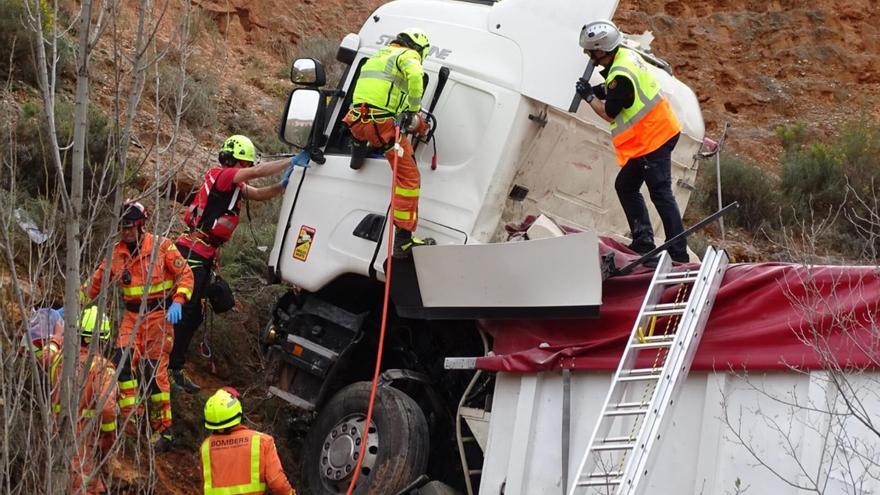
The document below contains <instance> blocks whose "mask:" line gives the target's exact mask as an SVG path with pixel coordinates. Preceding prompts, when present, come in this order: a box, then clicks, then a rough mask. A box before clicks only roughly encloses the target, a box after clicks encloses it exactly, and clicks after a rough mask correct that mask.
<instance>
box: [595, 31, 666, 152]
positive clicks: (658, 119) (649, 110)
mask: <svg viewBox="0 0 880 495" xmlns="http://www.w3.org/2000/svg"><path fill="white" fill-rule="evenodd" d="M616 77H625V78H627V79H629V81H630V82H631V83H632V85H633V89H634V93H635V94H634V98H633V104H632V105H631V106H629V107H627V108H624V109H623V110H622V111H621V112H620V113H619V114H618V115H617V117H615V118H614V121H613V122H611V136H612V139H611V140H612V142H613V143H614V149H615V150H616V151H617V164H618V165H620V166H621V167H622V166H624V165H625V164H626V162H628V161H629V160H630V159H632V158H638V157H640V156H645V155H647V154H648V153H650V152H652V151H654V150H656V149H658V148H659V147H661V146H663V144H665V143H666V142H667V141H669V140H670V139H672V137H673V136H675V135H676V134H678V133H679V132H681V123H679V121H678V118H677V117H676V116H675V112H673V110H672V106H671V105H670V104H669V100H667V99H666V97H665V96H663V94H662V93H661V92H660V83H659V82H658V81H657V78H656V77H654V74H653V73H652V72H651V70H650V69H649V68H648V65H647V64H646V63H645V61H644V60H643V59H642V57H641V55H639V54H638V53H636V52H634V51H632V50H630V49H628V48H624V47H620V48H619V49H618V50H617V55H615V57H614V62H613V63H612V64H611V68H610V69H609V70H608V76H607V77H606V78H605V85H606V87H609V88H610V87H613V85H614V83H613V80H614V78H616Z"/></svg>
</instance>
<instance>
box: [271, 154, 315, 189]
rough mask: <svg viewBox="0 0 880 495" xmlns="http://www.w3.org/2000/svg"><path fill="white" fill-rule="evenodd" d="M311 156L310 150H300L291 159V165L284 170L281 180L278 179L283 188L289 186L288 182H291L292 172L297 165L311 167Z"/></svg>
mask: <svg viewBox="0 0 880 495" xmlns="http://www.w3.org/2000/svg"><path fill="white" fill-rule="evenodd" d="M310 159H311V156H310V155H309V152H308V151H306V150H302V151H300V152H299V153H298V154H297V155H296V156H294V157H293V158H291V159H290V166H288V167H287V170H285V171H284V175H282V176H281V180H280V181H278V185H279V186H281V188H282V189H285V188H287V184H288V183H289V182H290V174H292V173H293V169H295V168H296V167H302V168H309V167H311V165H310V164H309V160H310Z"/></svg>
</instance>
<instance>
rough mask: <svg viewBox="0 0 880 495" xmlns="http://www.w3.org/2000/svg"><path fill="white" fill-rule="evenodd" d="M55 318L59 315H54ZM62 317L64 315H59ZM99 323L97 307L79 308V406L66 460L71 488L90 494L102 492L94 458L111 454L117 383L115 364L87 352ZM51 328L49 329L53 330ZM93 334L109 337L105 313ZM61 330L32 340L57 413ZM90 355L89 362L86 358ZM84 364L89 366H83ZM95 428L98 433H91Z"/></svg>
mask: <svg viewBox="0 0 880 495" xmlns="http://www.w3.org/2000/svg"><path fill="white" fill-rule="evenodd" d="M58 320H60V318H58ZM61 321H63V320H61ZM97 326H98V308H96V307H94V306H92V307H90V308H87V309H86V310H85V311H83V315H82V319H81V320H80V333H79V335H80V349H79V362H78V366H77V376H78V377H83V376H85V380H84V382H83V389H82V395H81V396H80V400H79V409H78V411H77V413H76V414H75V416H76V417H78V418H79V420H78V421H77V427H76V435H77V439H76V442H75V444H76V446H77V447H76V449H77V450H76V451H75V452H74V453H73V458H72V459H71V472H70V479H69V484H68V491H69V492H70V493H86V494H89V495H92V494H100V493H106V487H105V486H104V480H103V479H102V477H101V473H100V471H99V470H98V469H97V467H96V466H97V465H98V461H99V460H100V459H102V458H104V457H106V456H107V455H108V454H109V453H110V449H111V448H112V447H113V444H114V443H115V442H116V426H117V424H116V392H117V390H116V382H115V381H114V380H113V376H114V375H115V374H116V369H115V368H114V367H113V364H112V363H111V362H110V361H109V360H107V359H106V358H105V357H104V356H102V355H101V354H100V353H92V356H91V358H90V356H89V345H90V343H91V341H92V339H93V337H94V335H95V329H96V327H97ZM53 333H54V332H53ZM98 338H99V339H101V340H102V341H104V342H107V341H109V340H110V320H109V319H108V318H106V317H104V318H103V321H102V322H101V325H100V331H99V332H98ZM62 339H63V337H62V336H61V334H60V333H55V334H54V335H53V336H52V337H50V338H48V339H38V340H34V339H33V337H32V341H31V343H32V345H33V349H34V354H35V355H36V357H37V360H38V362H39V363H40V364H41V365H42V366H43V368H44V370H45V371H46V372H47V374H48V377H49V383H50V386H51V391H52V394H51V399H52V411H53V413H54V414H58V413H59V412H61V397H60V387H59V383H60V380H61V368H62V362H63V360H62V357H61V346H62ZM89 359H91V362H90V363H89ZM87 364H88V369H86V365H87ZM96 433H97V434H96ZM98 455H100V457H98Z"/></svg>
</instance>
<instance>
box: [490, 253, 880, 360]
mask: <svg viewBox="0 0 880 495" xmlns="http://www.w3.org/2000/svg"><path fill="white" fill-rule="evenodd" d="M609 250H613V251H615V258H616V263H617V266H623V265H624V264H626V262H627V261H628V260H630V259H634V258H635V256H633V255H632V254H628V253H629V251H628V250H627V249H626V248H625V247H623V246H621V245H620V244H618V243H617V242H615V241H613V240H609V239H604V238H603V239H602V242H601V245H600V254H604V253H606V252H608V251H609ZM687 268H690V269H698V268H699V266H698V265H696V264H690V265H679V267H678V269H679V270H684V269H687ZM652 274H653V270H650V269H640V270H639V272H637V273H634V274H632V275H628V276H622V277H612V278H610V279H608V280H607V281H605V283H604V284H603V287H602V301H603V302H602V307H601V310H600V316H599V318H598V319H592V320H494V321H483V322H482V324H483V327H484V328H485V329H486V330H488V331H489V332H490V333H491V334H492V335H493V337H494V339H495V340H494V344H493V351H494V354H495V355H494V356H488V357H483V358H479V359H478V360H477V368H479V369H483V370H491V371H512V372H535V371H545V370H550V369H559V368H562V367H566V368H574V369H587V370H589V369H593V370H614V369H616V368H617V365H618V362H619V361H620V356H621V353H622V352H623V348H624V346H625V344H626V340H627V339H628V337H629V335H630V332H631V331H632V326H633V324H634V323H635V318H636V315H637V314H638V311H639V308H640V307H641V304H642V299H643V298H644V295H645V291H646V290H647V287H648V284H649V283H650V280H651V276H652ZM674 291H675V288H674V287H673V288H670V289H668V290H667V292H666V294H665V295H664V301H663V302H669V301H671V300H673V299H674V297H675V292H674ZM878 317H880V273H878V271H877V269H876V268H875V267H864V266H811V267H807V266H804V265H795V264H785V263H749V264H731V265H729V267H728V269H727V272H726V274H725V276H724V279H723V282H722V285H721V289H720V290H719V292H718V294H717V296H716V299H715V305H714V307H713V309H712V312H711V314H710V316H709V320H708V323H707V324H706V329H705V333H704V335H703V338H702V342H701V343H700V347H699V349H698V351H697V354H696V357H695V358H694V363H693V365H692V369H696V370H712V369H716V370H718V369H729V368H730V367H733V368H736V369H740V370H741V369H742V368H743V367H747V368H748V369H750V370H774V369H787V368H789V367H791V366H796V367H798V368H802V369H818V368H826V367H828V359H827V358H829V357H830V358H833V361H835V362H837V363H840V364H841V365H844V366H855V367H863V366H871V367H873V366H876V365H877V363H878V361H880V342H878V339H880V324H878ZM664 329H665V325H664V322H663V320H660V322H658V325H657V327H656V329H655V334H660V333H663V330H664ZM820 351H821V352H820ZM823 356H824V357H823ZM643 365H645V363H642V364H640V366H643ZM647 365H648V366H650V363H647Z"/></svg>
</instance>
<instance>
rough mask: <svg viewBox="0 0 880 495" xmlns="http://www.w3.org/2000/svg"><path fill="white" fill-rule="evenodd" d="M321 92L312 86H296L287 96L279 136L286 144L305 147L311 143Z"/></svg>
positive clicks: (318, 111)
mask: <svg viewBox="0 0 880 495" xmlns="http://www.w3.org/2000/svg"><path fill="white" fill-rule="evenodd" d="M321 100H322V96H321V92H320V91H319V90H317V89H314V88H297V89H294V90H293V91H291V92H290V96H288V97H287V106H286V108H285V109H284V119H283V120H282V121H281V130H280V132H279V133H278V134H279V136H278V137H279V138H281V140H282V141H284V142H285V143H287V144H290V145H293V146H296V147H299V148H307V147H309V146H310V145H311V144H312V143H311V141H312V134H313V132H312V131H313V129H314V128H315V122H316V121H317V120H318V117H319V115H320V112H321V109H322V106H321Z"/></svg>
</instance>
